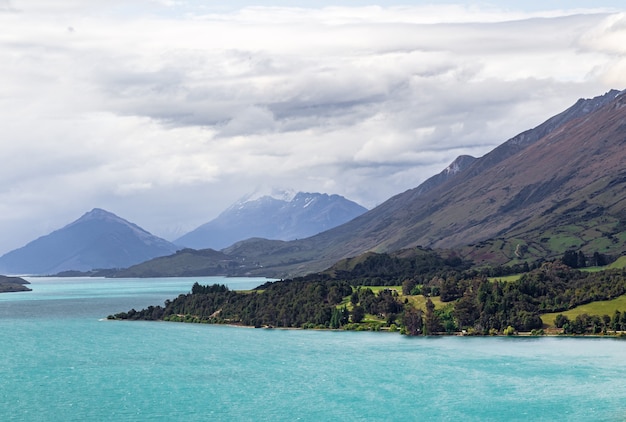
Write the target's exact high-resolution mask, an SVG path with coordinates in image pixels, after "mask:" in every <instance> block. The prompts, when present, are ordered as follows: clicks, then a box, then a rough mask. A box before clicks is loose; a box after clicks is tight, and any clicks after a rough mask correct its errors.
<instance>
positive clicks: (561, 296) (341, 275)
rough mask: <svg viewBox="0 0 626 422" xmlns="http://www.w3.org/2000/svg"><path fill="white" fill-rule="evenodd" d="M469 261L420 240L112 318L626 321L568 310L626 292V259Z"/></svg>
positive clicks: (426, 326)
mask: <svg viewBox="0 0 626 422" xmlns="http://www.w3.org/2000/svg"><path fill="white" fill-rule="evenodd" d="M568 258H571V253H569V255H566V256H564V259H565V261H566V262H567V260H568ZM577 263H578V261H577ZM577 263H576V264H577ZM469 264H470V263H468V262H464V261H462V260H461V259H459V258H456V257H442V256H440V255H439V254H438V253H436V252H434V251H430V250H423V249H419V248H417V249H415V250H413V251H409V252H407V251H404V252H403V253H402V254H400V255H396V256H392V255H388V254H367V255H366V256H364V257H361V259H359V260H356V261H352V262H351V261H350V260H347V261H346V262H343V263H338V264H337V265H336V266H335V267H333V268H331V269H330V270H328V271H326V272H324V273H319V274H311V275H308V276H305V277H299V278H294V279H289V280H280V281H275V282H268V283H265V284H263V285H262V286H259V287H258V288H256V289H254V290H252V291H245V292H236V291H231V290H229V289H228V288H227V287H226V286H224V285H212V286H202V285H200V284H198V283H196V284H194V285H193V287H192V289H191V292H190V293H189V294H182V295H180V296H178V297H177V298H175V299H173V300H167V301H166V302H165V303H164V305H163V306H150V307H148V308H146V309H143V310H140V311H137V310H134V309H132V310H130V311H128V312H121V313H118V314H115V315H110V316H109V317H108V318H109V319H120V320H163V321H178V322H196V323H211V324H236V325H244V326H252V327H267V328H271V327H277V328H304V329H316V328H317V329H344V330H372V331H379V330H388V331H399V332H401V333H402V334H406V335H440V334H458V333H462V334H467V335H512V334H515V333H519V332H530V333H532V334H534V335H541V334H544V329H548V327H550V329H551V330H552V331H551V332H552V333H555V334H561V333H562V334H578V335H582V334H595V335H610V334H618V335H619V334H621V332H622V331H623V330H626V312H621V311H620V310H615V311H614V312H612V313H610V314H609V313H606V314H601V315H595V314H587V313H585V314H580V315H577V316H576V318H571V319H570V318H568V317H567V316H566V315H564V313H566V311H568V310H572V309H574V308H576V307H578V306H580V305H584V304H589V303H592V302H597V301H605V300H611V299H615V298H618V297H620V296H622V295H624V294H626V270H624V269H623V268H615V269H603V270H599V269H598V270H596V271H583V270H581V269H577V268H572V266H570V265H572V262H571V261H570V265H566V264H565V263H564V262H563V260H555V261H552V262H544V263H537V264H533V265H532V266H528V264H523V265H521V266H513V267H497V268H484V269H472V268H470V265H469ZM576 264H574V266H576ZM522 271H524V272H523V273H522V274H521V275H519V276H514V277H506V276H507V274H512V273H520V272H522ZM624 310H625V311H626V308H625V309H624ZM554 313H557V314H556V316H555V317H554V318H553V319H552V321H548V322H546V321H545V318H546V315H549V314H554ZM542 318H543V319H542Z"/></svg>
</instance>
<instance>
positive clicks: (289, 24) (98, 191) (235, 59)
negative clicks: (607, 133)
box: [0, 0, 626, 254]
mask: <svg viewBox="0 0 626 422" xmlns="http://www.w3.org/2000/svg"><path fill="white" fill-rule="evenodd" d="M620 3H622V1H612V2H611V1H541V2H539V1H537V2H533V1H524V2H521V1H497V2H496V1H492V2H462V1H458V2H454V1H446V2H441V1H439V2H436V3H435V2H428V1H415V0H414V1H411V0H407V1H404V2H397V3H396V2H390V1H380V2H376V1H375V0H372V1H362V0H358V1H342V2H333V1H327V0H323V1H308V2H307V1H302V2H298V1H287V0H283V1H280V0H277V1H271V0H259V1H256V2H250V1H245V0H236V1H230V2H223V1H220V2H217V1H199V0H124V1H122V0H109V1H106V2H102V1H100V2H95V1H88V0H25V1H20V0H0V116H1V117H0V119H1V120H0V121H1V127H0V146H1V149H0V160H1V165H0V207H1V211H0V233H1V235H0V254H2V253H5V252H7V251H9V250H11V249H14V248H17V247H20V246H23V245H24V244H26V243H27V242H28V241H31V240H33V239H35V238H37V237H38V236H42V235H45V234H47V233H49V232H50V231H52V230H55V229H58V228H60V227H62V226H64V225H65V224H67V223H69V222H71V221H73V220H75V219H76V218H78V217H80V216H81V215H82V214H84V213H85V212H87V211H89V210H91V209H92V208H94V207H100V208H104V209H107V210H109V211H111V212H114V213H116V214H118V215H119V216H121V217H123V218H126V219H128V220H130V221H132V222H135V223H137V224H139V225H140V226H142V227H144V228H145V229H147V230H148V231H150V232H152V233H154V234H156V235H159V236H162V237H165V238H167V239H169V240H171V239H174V238H176V237H178V236H180V235H182V234H184V233H185V232H187V231H189V230H191V229H193V228H195V227H197V226H198V225H200V224H202V223H205V222H207V221H209V220H211V219H212V218H214V217H216V216H217V215H218V214H219V213H220V212H221V211H223V210H224V209H225V208H226V207H227V206H228V205H230V204H232V203H233V202H234V201H236V200H238V199H239V198H241V197H243V196H245V195H247V194H250V193H252V192H254V191H257V190H259V189H267V188H271V187H279V188H288V189H295V190H300V191H310V192H325V193H336V194H340V195H344V196H346V197H347V198H349V199H352V200H355V201H357V202H359V203H361V204H362V205H364V206H366V207H368V208H371V207H374V206H376V205H377V204H380V203H382V202H383V201H385V200H386V199H388V198H389V197H391V196H393V195H395V194H397V193H400V192H403V191H405V190H407V189H410V188H413V187H415V186H417V185H419V184H420V183H421V182H422V181H424V180H425V179H427V178H428V177H430V176H432V175H433V174H435V173H438V172H439V171H441V170H442V169H443V168H445V167H446V166H447V165H448V164H449V163H450V162H451V161H452V160H454V158H456V157H457V156H458V155H461V154H471V155H474V156H481V155H483V154H485V153H486V152H488V151H489V150H491V149H492V148H493V147H495V146H496V145H498V144H500V143H502V142H504V141H506V140H507V139H509V138H510V137H512V136H514V135H516V134H517V133H519V132H521V131H523V130H526V129H529V128H532V127H534V126H536V125H538V124H540V123H541V122H543V121H544V120H546V119H547V118H548V117H550V116H552V115H554V114H556V113H558V112H560V111H562V110H564V109H565V108H567V107H569V106H570V105H571V104H573V103H574V102H575V101H576V100H577V99H578V98H581V97H584V98H589V97H594V96H597V95H600V94H603V93H604V92H606V91H608V90H609V89H611V88H616V89H624V88H626V13H625V12H626V7H624V6H620V5H619V4H620ZM225 4H226V5H225Z"/></svg>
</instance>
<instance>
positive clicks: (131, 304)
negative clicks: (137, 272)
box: [0, 277, 626, 421]
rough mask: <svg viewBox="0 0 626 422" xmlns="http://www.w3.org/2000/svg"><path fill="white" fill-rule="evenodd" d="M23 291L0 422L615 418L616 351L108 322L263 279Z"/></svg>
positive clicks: (41, 285)
mask: <svg viewBox="0 0 626 422" xmlns="http://www.w3.org/2000/svg"><path fill="white" fill-rule="evenodd" d="M28 280H29V281H30V282H31V283H32V284H31V285H30V286H29V287H31V288H32V289H33V291H32V292H21V293H5V294H0V333H1V334H2V337H1V338H2V348H0V362H2V364H1V365H0V380H2V382H1V383H0V420H2V421H12V420H15V421H148V420H164V421H207V420H218V421H219V420H224V421H265V420H267V421H269V420H271V421H297V420H301V421H325V420H344V421H431V420H434V421H516V420H517V421H565V420H566V421H591V420H593V421H624V420H626V364H625V363H624V357H626V341H623V340H618V339H592V338H555V337H551V338H507V337H490V338H470V337H438V338H409V337H405V336H400V335H399V334H395V333H369V332H333V331H309V330H277V329H274V330H267V329H252V328H237V327H227V326H212V325H201V324H182V323H164V322H131V321H108V320H106V316H107V315H109V314H113V313H117V312H120V311H128V310H129V309H131V308H135V309H141V308H143V307H146V306H148V305H157V304H162V303H163V301H164V300H165V299H173V298H174V297H176V296H177V295H179V294H181V293H188V292H189V291H190V290H191V286H192V285H193V283H194V282H196V281H198V282H199V283H201V284H212V283H215V282H218V283H224V284H227V285H229V286H230V287H231V288H232V289H249V288H252V287H254V286H256V285H259V284H261V283H263V282H265V281H266V280H265V279H260V278H259V279H248V278H219V277H205V278H203V277H196V278H170V279H88V278H72V279H68V278H50V279H40V278H28Z"/></svg>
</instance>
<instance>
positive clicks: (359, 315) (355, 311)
mask: <svg viewBox="0 0 626 422" xmlns="http://www.w3.org/2000/svg"><path fill="white" fill-rule="evenodd" d="M363 318H365V309H363V307H362V306H360V305H356V306H355V307H354V308H352V322H354V323H357V324H358V323H359V322H361V321H363Z"/></svg>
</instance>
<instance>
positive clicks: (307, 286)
mask: <svg viewBox="0 0 626 422" xmlns="http://www.w3.org/2000/svg"><path fill="white" fill-rule="evenodd" d="M192 290H193V291H192V293H189V294H186V295H180V296H178V297H177V298H176V299H174V300H172V301H166V302H165V304H164V306H156V307H152V306H151V307H149V308H146V309H143V310H141V311H135V310H131V311H129V312H122V313H119V314H116V315H114V316H113V317H114V318H117V319H148V320H157V319H164V320H173V321H177V320H184V321H195V322H210V323H233V324H243V325H249V326H274V327H301V326H303V325H304V324H306V323H313V324H315V325H316V326H317V325H321V326H330V323H331V319H332V318H333V312H334V311H335V309H336V307H337V305H338V304H339V303H341V301H342V299H343V298H344V297H346V296H349V295H350V294H351V293H352V287H351V286H350V284H349V283H347V282H345V281H337V280H328V281H317V282H311V281H294V280H285V281H278V282H274V283H271V284H268V285H265V288H264V289H262V290H257V291H253V292H249V293H237V292H234V291H231V290H229V289H228V288H226V287H225V286H220V285H213V286H200V285H194V287H193V288H192ZM341 321H342V322H343V319H342V320H341Z"/></svg>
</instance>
